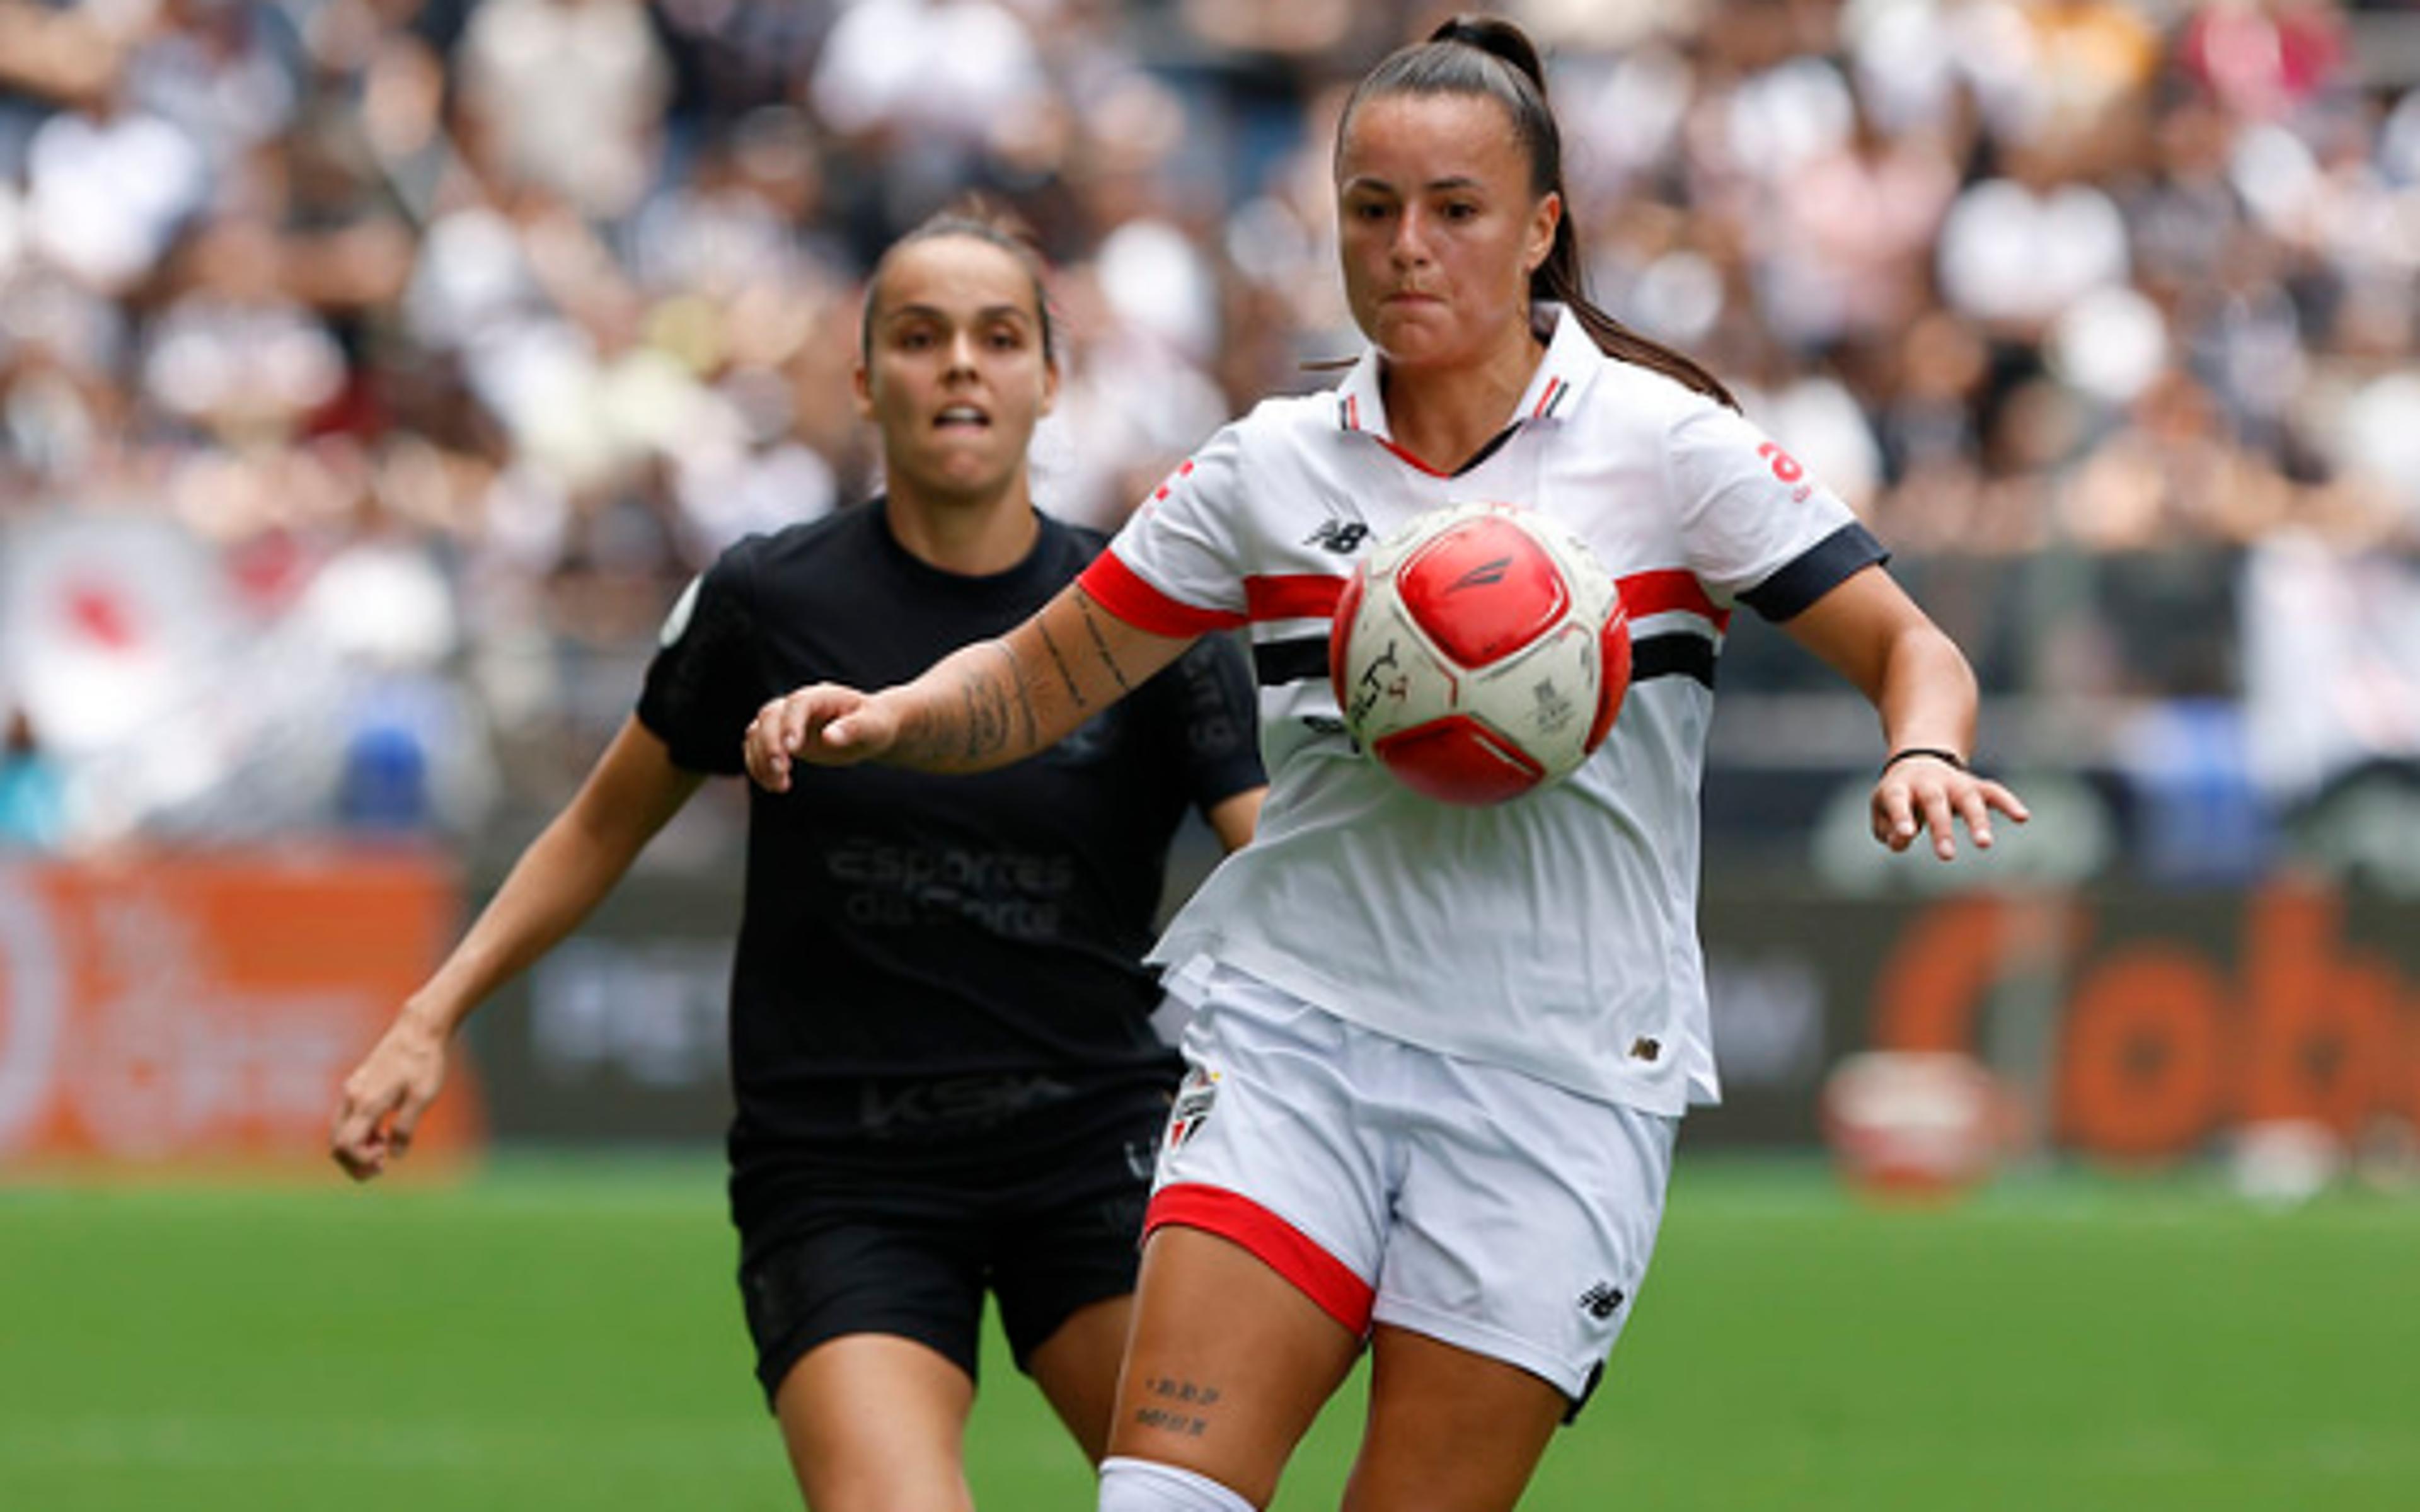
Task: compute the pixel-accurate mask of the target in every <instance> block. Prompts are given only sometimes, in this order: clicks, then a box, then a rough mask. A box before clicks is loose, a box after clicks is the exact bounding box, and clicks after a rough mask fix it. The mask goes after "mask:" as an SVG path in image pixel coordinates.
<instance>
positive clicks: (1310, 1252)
mask: <svg viewBox="0 0 2420 1512" xmlns="http://www.w3.org/2000/svg"><path fill="white" fill-rule="evenodd" d="M1170 1225H1174V1226H1175V1227H1180V1228H1199V1229H1201V1230H1202V1232H1203V1233H1205V1234H1216V1235H1218V1237H1219V1238H1221V1239H1224V1240H1229V1241H1232V1242H1234V1243H1237V1244H1241V1245H1242V1246H1244V1248H1246V1249H1247V1250H1249V1251H1250V1252H1251V1253H1252V1255H1253V1256H1254V1257H1256V1258H1258V1259H1259V1260H1260V1261H1261V1262H1262V1263H1263V1264H1264V1265H1266V1266H1267V1267H1268V1268H1269V1269H1270V1270H1272V1271H1275V1272H1276V1273H1278V1274H1280V1275H1281V1276H1283V1277H1285V1278H1286V1280H1288V1281H1289V1282H1292V1283H1293V1284H1294V1287H1295V1290H1297V1291H1300V1292H1301V1293H1302V1294H1303V1295H1304V1296H1306V1297H1309V1298H1310V1299H1311V1301H1312V1302H1315V1303H1317V1304H1319V1310H1320V1311H1322V1312H1324V1313H1326V1315H1327V1316H1328V1317H1330V1318H1333V1319H1336V1320H1337V1321H1338V1322H1340V1323H1342V1324H1343V1325H1344V1326H1345V1328H1346V1329H1348V1330H1349V1331H1351V1333H1352V1334H1353V1335H1354V1336H1355V1337H1359V1336H1360V1335H1364V1334H1367V1333H1369V1332H1370V1308H1371V1305H1372V1304H1373V1303H1375V1302H1376V1301H1377V1295H1378V1294H1377V1291H1376V1289H1375V1288H1373V1287H1372V1286H1371V1285H1370V1283H1369V1282H1367V1281H1364V1280H1362V1279H1361V1278H1360V1277H1359V1276H1357V1275H1356V1274H1354V1273H1353V1272H1352V1270H1351V1269H1350V1268H1349V1267H1348V1266H1346V1265H1345V1263H1344V1262H1343V1261H1342V1260H1340V1259H1338V1258H1337V1257H1335V1256H1333V1255H1330V1254H1328V1253H1327V1251H1326V1250H1324V1249H1321V1248H1320V1247H1319V1245H1318V1243H1317V1242H1315V1241H1314V1240H1312V1239H1311V1236H1310V1235H1308V1234H1305V1233H1304V1232H1303V1231H1302V1230H1301V1229H1299V1228H1296V1227H1295V1226H1294V1225H1292V1224H1290V1223H1288V1222H1286V1221H1285V1220H1284V1219H1283V1218H1280V1217H1279V1216H1278V1215H1277V1214H1276V1213H1274V1212H1271V1211H1269V1210H1268V1209H1266V1208H1264V1207H1262V1206H1261V1205H1260V1204H1259V1203H1257V1202H1254V1201H1253V1200H1252V1199H1251V1198H1249V1197H1247V1196H1238V1195H1237V1194H1235V1193H1233V1192H1230V1191H1227V1190H1226V1189H1225V1188H1223V1187H1216V1186H1203V1185H1202V1184H1201V1183H1199V1182H1190V1181H1188V1182H1183V1183H1180V1184H1177V1185H1174V1186H1164V1187H1162V1188H1160V1189H1159V1191H1158V1192H1157V1193H1156V1194H1155V1195H1154V1196H1153V1197H1152V1199H1151V1208H1150V1211H1147V1212H1146V1213H1145V1214H1144V1215H1143V1221H1142V1232H1143V1237H1144V1238H1146V1239H1148V1238H1150V1237H1151V1234H1152V1230H1154V1229H1156V1228H1164V1227H1169V1226H1170Z"/></svg>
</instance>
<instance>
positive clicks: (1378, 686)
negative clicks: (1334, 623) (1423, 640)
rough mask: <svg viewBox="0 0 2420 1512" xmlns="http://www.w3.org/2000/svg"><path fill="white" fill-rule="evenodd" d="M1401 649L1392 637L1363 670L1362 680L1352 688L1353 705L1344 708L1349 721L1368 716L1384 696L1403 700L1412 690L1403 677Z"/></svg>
mask: <svg viewBox="0 0 2420 1512" xmlns="http://www.w3.org/2000/svg"><path fill="white" fill-rule="evenodd" d="M1402 650H1403V648H1402V647H1401V646H1399V645H1397V644H1396V643H1395V641H1394V640H1391V639H1390V640H1388V642H1387V649H1386V650H1384V651H1382V652H1380V653H1378V655H1376V656H1373V657H1371V658H1370V665H1369V666H1367V667H1365V668H1363V669H1362V670H1361V681H1360V683H1359V684H1358V685H1357V687H1355V688H1354V689H1353V703H1352V706H1351V707H1350V708H1348V709H1346V710H1345V711H1344V715H1345V718H1346V720H1347V722H1353V721H1357V720H1360V719H1364V718H1367V717H1369V714H1370V711H1371V709H1372V708H1373V707H1375V706H1376V704H1377V702H1378V701H1379V700H1380V699H1382V698H1388V697H1392V698H1394V699H1396V700H1398V701H1401V700H1402V699H1403V698H1404V696H1405V695H1407V694H1408V693H1410V691H1411V686H1410V684H1409V683H1408V682H1407V681H1406V680H1405V679H1404V676H1403V669H1404V658H1403V656H1402Z"/></svg>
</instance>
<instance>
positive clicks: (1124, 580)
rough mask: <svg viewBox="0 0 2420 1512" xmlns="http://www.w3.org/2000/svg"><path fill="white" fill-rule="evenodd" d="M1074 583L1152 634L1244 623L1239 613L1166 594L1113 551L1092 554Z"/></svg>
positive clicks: (1192, 632)
mask: <svg viewBox="0 0 2420 1512" xmlns="http://www.w3.org/2000/svg"><path fill="white" fill-rule="evenodd" d="M1076 586H1077V587H1078V588H1081V589H1082V590H1083V591H1084V592H1085V593H1087V594H1091V595H1092V598H1093V602H1094V603H1095V604H1098V605H1100V606H1101V608H1103V609H1108V610H1109V612H1110V613H1112V614H1114V615H1116V616H1117V617H1118V618H1119V619H1122V620H1124V621H1125V622H1126V623H1127V624H1128V625H1133V626H1134V627H1135V628H1136V629H1138V630H1142V631H1146V632H1148V633H1150V634H1152V635H1166V636H1180V637H1190V636H1197V635H1207V634H1209V633H1210V632H1211V631H1213V630H1232V629H1233V628H1235V627H1236V626H1237V625H1242V624H1244V623H1245V621H1244V616H1242V615H1241V614H1230V613H1228V612H1226V611H1225V610H1224V609H1199V608H1196V607H1195V606H1193V605H1191V604H1187V603H1183V602H1181V601H1179V600H1177V599H1173V598H1171V597H1169V596H1168V595H1167V594H1163V593H1161V592H1160V591H1159V590H1158V589H1156V588H1154V587H1153V586H1152V585H1151V584H1149V583H1147V582H1145V581H1143V580H1142V579H1140V577H1138V576H1136V574H1135V570H1134V569H1133V568H1132V567H1129V566H1127V565H1126V564H1125V563H1123V562H1120V561H1119V560H1118V556H1117V553H1116V552H1114V551H1104V552H1102V553H1101V554H1100V555H1099V556H1097V557H1094V559H1093V564H1092V565H1091V566H1089V567H1086V568H1085V569H1084V570H1083V572H1082V573H1081V574H1079V575H1078V577H1077V579H1076Z"/></svg>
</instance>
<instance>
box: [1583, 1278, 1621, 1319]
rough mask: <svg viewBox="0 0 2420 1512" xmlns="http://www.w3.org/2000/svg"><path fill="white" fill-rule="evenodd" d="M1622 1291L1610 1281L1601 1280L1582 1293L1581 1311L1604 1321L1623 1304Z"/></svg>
mask: <svg viewBox="0 0 2420 1512" xmlns="http://www.w3.org/2000/svg"><path fill="white" fill-rule="evenodd" d="M1621 1303H1622V1291H1621V1288H1620V1287H1617V1286H1615V1285H1614V1284H1613V1283H1612V1282H1610V1281H1600V1282H1598V1283H1597V1284H1596V1285H1595V1286H1592V1287H1590V1288H1588V1289H1587V1290H1586V1291H1583V1292H1581V1293H1580V1311H1582V1312H1584V1313H1586V1314H1588V1315H1589V1316H1590V1318H1593V1319H1596V1320H1597V1321H1598V1322H1600V1323H1602V1322H1604V1321H1605V1320H1606V1319H1608V1318H1611V1317H1612V1316H1613V1314H1614V1310H1615V1309H1616V1308H1618V1307H1620V1306H1621Z"/></svg>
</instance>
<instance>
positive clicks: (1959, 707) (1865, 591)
mask: <svg viewBox="0 0 2420 1512" xmlns="http://www.w3.org/2000/svg"><path fill="white" fill-rule="evenodd" d="M1786 627H1787V628H1788V629H1789V631H1790V633H1791V634H1792V636H1793V637H1794V638H1795V639H1796V640H1798V642H1799V643H1800V644H1801V645H1804V646H1806V647H1807V649H1808V650H1810V651H1812V652H1814V653H1815V654H1816V655H1817V656H1821V657H1823V659H1824V660H1825V661H1826V662H1829V663H1830V664H1831V665H1832V667H1833V668H1834V669H1835V670H1837V671H1838V672H1839V673H1840V674H1841V675H1842V676H1844V677H1846V678H1847V679H1848V680H1849V681H1850V682H1852V683H1854V684H1855V685H1856V686H1857V687H1858V689H1859V690H1860V691H1862V692H1863V693H1864V694H1865V695H1866V697H1867V698H1869V699H1870V700H1872V701H1873V705H1874V708H1875V709H1876V711H1878V712H1879V713H1880V714H1881V715H1882V721H1883V738H1884V740H1885V743H1886V744H1887V748H1888V749H1889V752H1890V756H1889V759H1888V760H1887V762H1886V764H1885V765H1884V767H1883V770H1882V773H1881V775H1880V776H1879V777H1878V778H1877V779H1875V782H1874V791H1873V796H1872V799H1871V801H1870V805H1869V811H1870V815H1871V819H1872V822H1873V830H1874V839H1876V840H1878V841H1881V842H1882V843H1884V844H1885V845H1887V846H1889V847H1890V848H1891V849H1892V850H1894V851H1903V850H1906V849H1907V848H1908V846H1910V845H1912V844H1914V843H1915V841H1916V836H1917V835H1918V834H1919V833H1927V834H1930V835H1931V840H1932V853H1933V855H1935V856H1939V857H1940V858H1941V859H1943V860H1945V861H1947V860H1949V859H1951V858H1953V857H1954V856H1957V854H1958V841H1957V825H1958V824H1959V823H1960V822H1961V821H1962V822H1963V823H1964V824H1965V825H1966V832H1967V834H1968V835H1970V836H1972V837H1973V838H1974V841H1975V845H1976V848H1977V849H1978V850H1989V849H1990V848H1991V845H1992V815H1993V812H1995V811H1996V812H1998V813H2002V814H2006V815H2007V816H2008V817H2009V818H2010V819H2013V820H2015V821H2016V822H2017V823H2019V824H2023V823H2024V822H2025V820H2026V819H2027V818H2028V817H2029V815H2028V813H2027V811H2026V810H2025V806H2024V801H2023V800H2022V799H2020V798H2019V797H2018V796H2017V795H2015V794H2014V793H2011V792H2010V791H2009V789H2008V788H2006V787H2004V786H2002V785H2001V784H1999V783H1997V782H1994V781H1993V780H1991V779H1989V778H1983V777H1978V776H1977V775H1976V774H1974V773H1973V772H1970V771H1968V770H1967V769H1966V757H1967V755H1968V753H1969V752H1970V751H1972V750H1973V749H1974V741H1975V704H1976V691H1975V672H1974V669H1972V668H1970V667H1969V666H1967V665H1966V657H1965V656H1964V655H1962V653H1961V652H1960V651H1959V649H1958V647H1957V645H1956V643H1955V642H1953V641H1952V640H1950V639H1949V638H1948V637H1947V636H1946V635H1944V634H1942V633H1941V628H1940V626H1938V625H1934V624H1933V623H1932V621H1931V619H1929V618H1927V617H1926V615H1925V612H1924V610H1923V609H1918V608H1917V607H1916V601H1915V600H1914V599H1911V598H1909V597H1908V596H1907V594H1905V593H1904V592H1902V591H1901V590H1900V586H1899V584H1898V583H1896V582H1894V581H1892V580H1891V578H1890V575H1889V574H1888V573H1885V572H1884V571H1883V570H1882V569H1881V568H1880V567H1879V566H1874V567H1868V568H1866V569H1865V570H1864V571H1862V572H1859V573H1856V574H1854V576H1852V577H1850V578H1849V579H1847V580H1845V581H1844V582H1842V583H1841V584H1840V585H1839V586H1838V587H1837V588H1835V589H1833V590H1832V591H1831V592H1830V593H1828V594H1824V595H1823V597H1822V598H1820V599H1817V600H1816V601H1815V602H1814V603H1813V604H1812V605H1810V606H1808V608H1807V609H1806V610H1805V611H1803V612H1802V613H1800V614H1799V615H1797V616H1796V617H1795V618H1793V619H1792V620H1791V621H1790V622H1789V623H1788V625H1787V626H1786Z"/></svg>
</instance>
